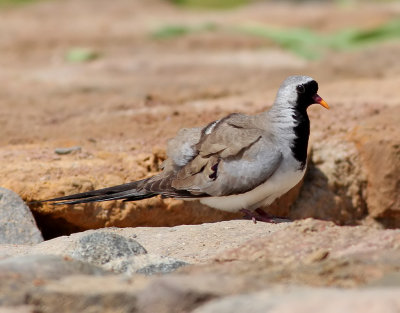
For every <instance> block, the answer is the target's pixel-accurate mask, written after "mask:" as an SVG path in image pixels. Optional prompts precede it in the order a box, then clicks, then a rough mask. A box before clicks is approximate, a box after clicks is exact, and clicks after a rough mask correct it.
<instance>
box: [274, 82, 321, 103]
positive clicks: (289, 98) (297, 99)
mask: <svg viewBox="0 0 400 313" xmlns="http://www.w3.org/2000/svg"><path fill="white" fill-rule="evenodd" d="M317 92H318V83H317V82H316V81H315V80H314V79H313V78H311V77H309V76H298V75H296V76H289V77H288V78H286V79H285V80H284V82H283V83H282V85H281V86H280V88H279V91H278V94H277V96H276V100H275V105H278V106H285V107H287V106H291V107H293V108H295V109H298V110H305V109H307V108H308V107H309V106H310V105H311V104H314V103H319V104H320V105H322V106H323V107H324V108H327V109H329V106H328V104H327V103H326V102H325V101H324V100H323V99H322V98H321V97H320V96H319V95H318V94H317Z"/></svg>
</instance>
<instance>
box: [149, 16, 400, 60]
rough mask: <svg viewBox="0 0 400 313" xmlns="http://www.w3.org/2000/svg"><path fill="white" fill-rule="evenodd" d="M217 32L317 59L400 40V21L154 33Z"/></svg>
mask: <svg viewBox="0 0 400 313" xmlns="http://www.w3.org/2000/svg"><path fill="white" fill-rule="evenodd" d="M202 31H203V32H205V31H220V32H221V33H222V32H230V33H233V34H235V33H236V34H247V35H249V36H256V37H261V38H265V39H266V40H269V41H272V42H275V43H276V44H278V45H279V46H281V47H282V48H284V49H286V50H289V51H291V52H293V53H295V54H297V55H299V56H301V57H303V58H306V59H317V58H319V57H321V56H322V55H323V53H324V52H326V51H327V50H335V51H344V50H350V49H357V48H362V47H363V46H366V45H372V44H377V43H379V42H382V41H386V40H393V39H400V19H394V20H391V21H389V22H387V23H384V24H382V25H380V26H378V27H375V28H372V29H358V28H352V29H344V30H340V31H337V32H334V33H329V34H320V33H317V32H315V31H312V30H309V29H305V28H289V29H277V28H272V27H267V26H261V25H257V26H256V25H241V26H240V25H239V26H235V27H230V28H229V27H228V28H227V27H221V26H220V27H218V26H217V25H215V24H206V25H202V26H198V27H189V26H184V25H168V26H164V27H161V28H160V29H158V30H156V31H154V32H153V33H152V34H151V35H152V36H153V38H157V39H171V38H175V37H180V36H184V35H188V34H191V33H196V32H202Z"/></svg>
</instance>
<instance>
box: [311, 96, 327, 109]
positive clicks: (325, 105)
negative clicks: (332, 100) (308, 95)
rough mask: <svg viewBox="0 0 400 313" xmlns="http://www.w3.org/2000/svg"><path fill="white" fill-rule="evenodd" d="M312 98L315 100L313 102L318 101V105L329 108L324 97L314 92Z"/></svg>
mask: <svg viewBox="0 0 400 313" xmlns="http://www.w3.org/2000/svg"><path fill="white" fill-rule="evenodd" d="M313 100H314V101H315V103H319V104H320V105H322V106H323V107H324V108H325V109H328V110H329V105H328V103H326V102H325V100H324V99H322V98H321V97H320V96H319V95H318V94H315V95H314V96H313Z"/></svg>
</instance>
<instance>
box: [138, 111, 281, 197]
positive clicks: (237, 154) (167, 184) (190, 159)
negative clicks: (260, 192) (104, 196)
mask: <svg viewBox="0 0 400 313" xmlns="http://www.w3.org/2000/svg"><path fill="white" fill-rule="evenodd" d="M168 156H169V159H168V160H167V161H166V163H165V168H164V171H163V173H161V174H160V175H157V176H155V177H154V178H153V179H151V180H150V181H148V182H147V183H146V185H145V186H143V188H145V189H146V190H149V191H152V192H159V193H161V194H164V195H165V196H172V197H179V196H180V195H181V196H182V197H197V196H227V195H232V194H240V193H244V192H247V191H249V190H251V189H253V188H255V187H256V186H258V185H260V184H262V183H263V182H265V181H266V180H267V179H268V178H269V177H270V176H271V175H272V174H273V173H274V172H275V171H276V169H277V168H278V167H279V165H280V163H281V161H282V153H281V152H280V151H279V150H278V149H277V148H276V146H275V145H274V144H273V139H272V138H271V136H270V135H269V134H268V132H267V131H266V130H265V129H261V128H259V127H257V125H256V123H255V117H251V116H246V115H242V114H232V115H229V116H228V117H226V118H224V119H222V120H220V121H217V122H213V123H211V124H209V125H208V126H206V127H205V128H203V129H200V128H195V129H183V130H181V131H180V132H179V133H178V136H177V137H175V138H174V139H172V140H171V141H170V142H169V144H168Z"/></svg>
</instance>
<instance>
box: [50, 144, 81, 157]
mask: <svg viewBox="0 0 400 313" xmlns="http://www.w3.org/2000/svg"><path fill="white" fill-rule="evenodd" d="M81 151H82V148H81V147H79V146H76V147H70V148H56V149H55V150H54V152H55V153H57V154H60V155H63V154H70V153H72V152H81Z"/></svg>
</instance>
